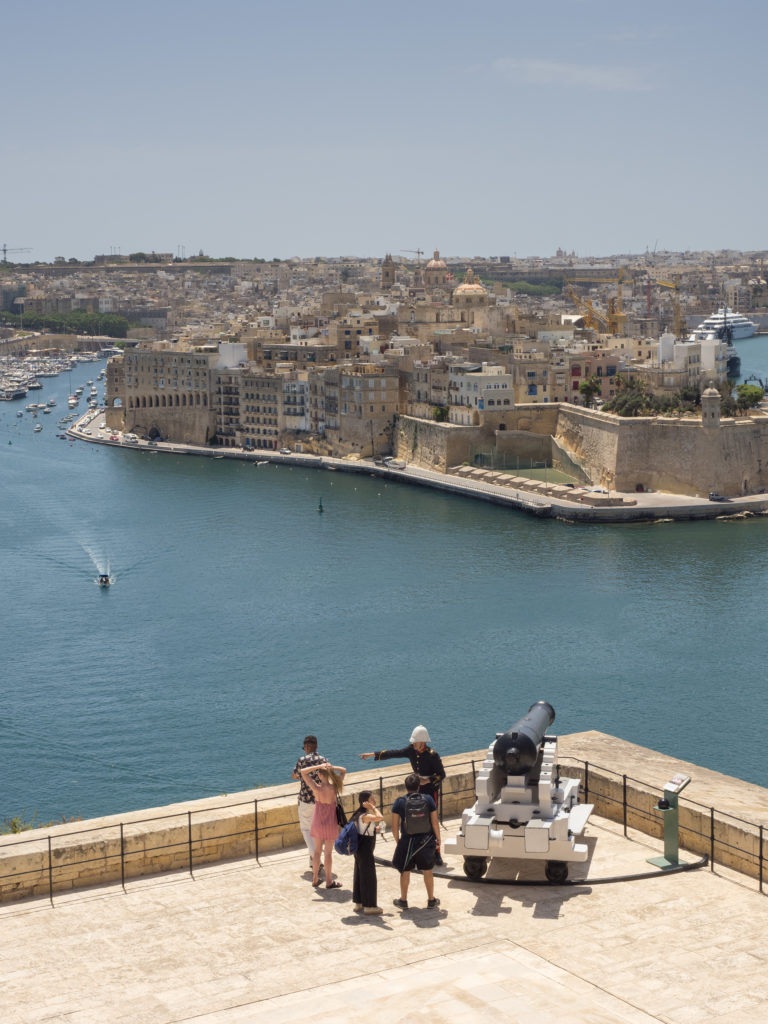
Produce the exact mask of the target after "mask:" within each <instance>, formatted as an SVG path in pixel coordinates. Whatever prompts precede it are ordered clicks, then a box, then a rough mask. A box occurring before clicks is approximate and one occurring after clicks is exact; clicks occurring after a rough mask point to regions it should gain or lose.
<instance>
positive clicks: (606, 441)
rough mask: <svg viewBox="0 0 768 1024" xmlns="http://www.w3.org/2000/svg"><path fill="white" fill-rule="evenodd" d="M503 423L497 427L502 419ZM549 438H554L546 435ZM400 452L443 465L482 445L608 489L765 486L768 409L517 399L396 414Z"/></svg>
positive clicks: (431, 465)
mask: <svg viewBox="0 0 768 1024" xmlns="http://www.w3.org/2000/svg"><path fill="white" fill-rule="evenodd" d="M502 425H503V427H504V429H503V430H500V429H499V427H500V426H502ZM552 438H554V444H553V443H552V441H551V439H552ZM396 440H397V457H398V458H400V459H403V460H404V461H406V462H410V463H414V464H416V465H419V466H424V467H426V468H428V469H435V470H438V471H439V472H445V471H446V469H447V468H448V467H450V466H458V465H461V464H462V463H463V462H468V461H470V459H471V453H472V451H476V450H477V449H478V448H480V447H482V446H490V447H494V446H495V448H496V451H497V452H498V453H499V454H500V455H505V456H519V457H520V458H521V459H534V460H543V459H547V460H549V459H552V461H553V462H554V463H557V462H558V461H560V462H562V461H563V458H561V449H562V452H563V453H564V455H565V456H568V457H570V458H571V459H572V460H573V462H574V463H575V464H576V466H577V467H578V468H580V469H581V471H582V472H583V474H584V476H585V478H586V480H588V481H589V482H590V483H592V484H599V485H600V486H602V487H607V488H608V489H609V490H616V491H624V492H628V491H629V492H632V491H636V490H638V489H642V490H653V491H666V492H669V493H672V494H688V495H695V496H698V497H706V496H707V494H709V492H710V491H719V492H720V493H722V494H725V495H730V496H732V497H733V496H736V495H741V494H759V493H763V492H764V491H768V458H766V456H765V454H764V453H765V452H766V450H767V446H768V416H763V415H761V414H756V415H753V416H751V417H749V418H745V419H735V420H723V421H722V422H721V423H720V425H719V426H718V427H703V426H702V422H701V420H700V419H673V418H668V417H661V416H659V417H636V418H622V417H619V416H613V415H610V414H608V413H602V412H597V411H595V410H592V409H584V408H582V407H579V406H573V405H567V404H556V403H552V404H546V405H545V404H542V405H518V406H516V407H515V408H514V409H510V410H508V411H505V412H504V413H503V414H500V415H497V416H496V417H494V418H489V419H487V420H486V421H485V422H484V423H483V424H482V425H480V426H476V427H460V426H456V425H454V424H450V423H433V422H431V421H429V420H420V419H416V418H414V417H408V416H401V417H400V418H399V420H398V426H397V430H396Z"/></svg>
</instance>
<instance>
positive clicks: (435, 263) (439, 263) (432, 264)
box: [425, 249, 448, 270]
mask: <svg viewBox="0 0 768 1024" xmlns="http://www.w3.org/2000/svg"><path fill="white" fill-rule="evenodd" d="M425 269H426V270H447V269H448V267H447V266H446V265H445V260H441V259H440V250H439V249H435V254H434V256H433V257H432V259H431V260H430V261H429V263H428V264H427V265H426V267H425Z"/></svg>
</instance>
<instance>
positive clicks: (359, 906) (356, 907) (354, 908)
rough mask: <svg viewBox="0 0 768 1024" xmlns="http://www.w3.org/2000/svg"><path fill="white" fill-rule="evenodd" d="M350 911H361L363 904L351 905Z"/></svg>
mask: <svg viewBox="0 0 768 1024" xmlns="http://www.w3.org/2000/svg"><path fill="white" fill-rule="evenodd" d="M352 909H353V910H362V909H363V904H362V903H353V904H352Z"/></svg>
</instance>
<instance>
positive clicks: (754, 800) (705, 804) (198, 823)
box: [0, 732, 768, 902]
mask: <svg viewBox="0 0 768 1024" xmlns="http://www.w3.org/2000/svg"><path fill="white" fill-rule="evenodd" d="M485 756H486V751H485V750H481V751H473V752H471V753H467V754H458V755H456V756H453V757H446V758H444V759H443V761H444V764H445V768H446V774H447V778H446V780H445V783H444V786H443V800H442V810H443V816H444V817H445V818H455V817H458V816H459V815H460V814H461V812H462V811H463V810H464V808H466V807H470V806H471V805H472V804H473V803H474V799H475V794H474V780H475V775H476V772H477V771H478V770H479V768H480V767H481V765H482V762H483V759H484V758H485ZM558 763H559V765H560V771H561V773H562V774H563V775H564V776H565V777H574V778H575V777H578V778H580V779H581V781H582V785H583V786H584V788H585V793H584V795H583V797H582V799H583V800H584V801H585V802H590V803H593V804H594V805H595V812H596V814H598V815H600V816H602V817H604V818H607V819H609V820H612V821H618V822H622V823H624V824H626V826H627V828H631V829H636V830H637V831H639V832H641V833H643V834H645V835H651V836H654V837H656V838H659V839H660V838H662V835H663V818H662V815H661V814H660V812H659V811H658V807H657V803H658V799H659V797H660V796H661V793H662V788H663V785H664V783H665V782H666V781H667V780H668V779H671V778H672V777H673V775H675V774H677V773H678V772H682V773H684V774H687V775H689V776H691V777H692V779H693V784H692V785H691V786H690V787H689V788H688V789H687V790H685V792H684V793H683V796H682V797H681V801H680V843H681V848H682V849H685V850H688V851H691V852H694V853H699V854H710V853H713V852H714V854H715V859H716V862H717V863H718V864H725V865H728V866H729V867H731V868H733V869H735V870H736V871H740V872H742V873H743V874H745V875H748V876H750V877H752V878H757V877H759V873H760V870H761V856H760V854H761V843H762V855H763V858H762V859H763V863H764V862H765V861H766V860H767V859H768V834H764V831H765V826H766V824H768V790H765V789H763V788H761V787H759V786H755V785H753V784H750V783H746V782H742V781H740V780H739V779H734V778H731V777H729V776H726V775H722V774H720V773H718V772H712V771H709V770H708V769H704V768H700V767H698V766H697V765H691V764H687V763H686V762H681V761H679V760H677V759H675V758H672V757H668V756H667V755H665V754H661V753H659V752H657V751H652V750H648V749H646V748H644V747H639V746H636V745H635V744H632V743H627V742H626V741H624V740H621V739H617V738H616V737H614V736H608V735H606V734H605V733H599V732H586V733H578V734H573V735H571V736H561V737H560V740H559V745H558ZM409 771H410V767H409V766H406V765H396V766H391V767H386V768H384V767H383V766H382V765H380V764H379V765H376V767H375V768H373V769H369V770H366V771H362V772H355V773H354V774H352V773H350V774H348V775H347V778H346V786H345V794H344V804H345V807H346V810H347V813H348V814H349V813H351V811H352V810H353V808H354V807H355V806H356V805H357V799H356V796H355V794H356V793H359V792H360V791H361V790H362V789H374V790H375V791H376V792H377V794H378V797H379V803H380V806H381V807H382V809H383V811H384V813H385V814H386V815H388V814H389V812H390V809H391V806H392V803H393V802H394V800H395V799H396V798H397V797H398V796H400V795H401V794H402V792H403V779H404V777H405V775H406V774H407V773H408V772H409ZM297 791H298V784H297V783H294V784H292V785H285V786H273V787H270V788H264V789H255V790H249V791H247V792H244V793H236V794H232V795H231V796H230V797H229V798H228V799H226V800H225V799H224V798H222V797H219V798H217V799H207V800H194V801H190V802H188V803H184V804H175V805H172V806H169V807H163V808H155V809H154V810H146V811H136V812H134V813H132V814H128V815H122V816H117V815H114V816H111V817H107V818H98V819H94V820H91V821H88V822H80V823H74V824H66V825H55V826H52V827H50V828H45V829H34V830H32V831H30V832H24V833H21V834H19V835H6V836H0V902H9V901H12V900H19V899H25V898H29V897H41V896H52V895H53V894H54V893H57V892H66V891H70V890H72V889H80V888H88V887H92V886H96V885H103V884H106V883H120V882H125V881H127V880H129V879H132V878H138V877H142V876H145V875H152V874H159V873H162V872H168V871H192V870H194V868H195V867H199V866H200V865H203V864H209V863H214V862H218V861H225V860H232V859H238V858H243V857H254V856H255V857H257V858H258V857H260V856H261V855H262V854H265V853H268V852H270V851H274V850H280V849H288V848H292V847H298V846H300V845H301V844H302V838H301V833H300V831H299V825H298V815H297ZM689 793H690V797H691V799H689V798H688V796H689ZM625 796H626V800H625ZM761 829H762V831H761ZM387 852H391V847H390V848H389V850H388V851H387ZM384 855H386V854H384ZM456 866H458V865H456Z"/></svg>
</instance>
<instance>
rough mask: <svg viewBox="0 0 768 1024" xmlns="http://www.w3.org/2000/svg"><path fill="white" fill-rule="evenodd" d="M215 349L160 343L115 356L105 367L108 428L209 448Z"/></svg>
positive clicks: (213, 419) (211, 430) (212, 427)
mask: <svg viewBox="0 0 768 1024" xmlns="http://www.w3.org/2000/svg"><path fill="white" fill-rule="evenodd" d="M218 358H219V357H218V353H217V351H216V349H215V347H210V348H194V349H192V348H182V347H180V346H177V345H174V344H173V343H172V342H158V343H154V344H152V345H149V346H139V347H137V348H134V349H129V350H127V351H126V352H125V353H124V354H123V355H122V356H113V357H112V358H111V359H110V360H109V363H108V364H107V414H106V417H107V424H108V426H109V427H110V428H111V429H114V430H126V431H132V432H133V433H135V434H138V435H139V436H149V437H157V436H160V437H168V438H172V439H173V440H176V441H181V442H183V443H189V444H207V443H208V441H209V440H210V438H211V437H212V436H213V434H214V433H215V429H216V428H215V410H214V409H213V408H212V406H211V403H210V394H211V380H212V373H213V369H214V366H215V365H216V363H217V361H218Z"/></svg>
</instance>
